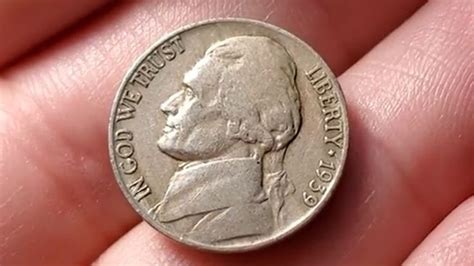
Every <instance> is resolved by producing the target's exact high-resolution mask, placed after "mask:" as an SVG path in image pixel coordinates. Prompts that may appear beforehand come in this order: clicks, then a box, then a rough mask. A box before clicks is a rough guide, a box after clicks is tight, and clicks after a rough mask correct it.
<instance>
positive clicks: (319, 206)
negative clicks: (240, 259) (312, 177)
mask: <svg viewBox="0 0 474 266" xmlns="http://www.w3.org/2000/svg"><path fill="white" fill-rule="evenodd" d="M222 22H224V23H235V22H237V23H244V24H254V25H256V26H258V27H264V28H267V29H270V30H273V31H276V32H278V33H279V34H282V35H286V36H287V37H289V38H290V39H293V40H295V41H296V42H299V43H300V44H302V45H303V47H305V48H306V49H309V51H311V52H313V53H314V54H315V55H317V57H319V59H320V62H321V64H323V66H325V67H326V69H328V70H329V72H328V73H327V74H328V76H329V78H331V80H332V81H333V82H334V85H335V86H336V87H337V89H338V90H339V94H340V95H339V96H340V99H339V101H340V103H341V106H342V107H343V108H342V113H343V119H344V120H345V121H346V123H345V124H346V126H345V127H344V134H345V136H346V138H345V141H344V145H343V148H342V149H341V162H340V166H339V167H338V169H337V171H336V172H335V175H334V181H333V185H332V189H330V190H329V191H328V192H327V193H326V195H325V196H324V197H321V198H320V201H319V202H318V204H317V205H316V206H313V207H308V208H310V209H309V210H308V211H309V212H310V213H309V215H306V218H305V219H303V220H301V221H300V222H299V223H298V224H296V225H294V226H292V227H291V228H289V229H287V230H286V231H285V232H284V233H280V234H277V235H276V236H273V237H268V239H265V240H261V241H258V242H257V243H252V244H248V245H238V246H225V247H221V246H218V245H210V244H205V243H199V242H197V241H192V240H190V239H186V238H184V237H178V236H175V235H173V234H172V233H170V232H167V231H166V230H164V229H163V228H160V226H158V224H159V223H157V222H156V221H154V220H153V219H151V218H150V217H149V215H148V213H143V211H142V207H140V204H139V203H138V202H136V201H135V200H134V199H133V197H132V196H131V194H130V191H129V189H128V188H127V186H126V184H125V182H124V180H123V178H122V175H121V173H120V171H119V170H118V168H117V162H116V159H115V157H116V156H115V155H116V154H115V149H114V147H115V145H114V132H115V130H114V129H115V128H116V122H115V117H116V114H117V107H118V103H119V102H120V100H121V98H122V95H123V92H124V90H125V88H126V84H127V83H128V81H129V79H130V78H131V76H132V75H133V73H135V71H136V70H137V68H138V67H139V66H140V64H141V63H142V62H143V61H144V60H145V59H146V57H147V56H148V55H149V54H150V53H151V52H152V51H153V50H155V49H156V48H157V47H159V45H161V44H162V43H163V42H164V41H166V40H168V39H169V38H171V37H173V36H175V35H177V34H180V33H183V32H186V31H189V30H192V29H194V28H197V27H200V26H204V25H208V24H214V23H222ZM108 147H109V157H110V163H111V165H112V169H113V173H114V177H115V180H116V181H117V183H118V184H119V187H120V190H121V191H122V194H124V196H125V198H126V199H127V200H128V202H129V203H130V204H131V205H132V207H133V209H135V211H136V212H137V213H138V214H139V215H140V216H141V217H142V218H143V220H145V221H146V222H147V223H148V224H149V225H151V226H152V227H153V228H155V229H156V230H157V231H159V232H160V233H162V234H164V235H165V236H167V237H168V238H170V239H172V240H174V241H177V242H179V243H183V244H186V245H188V246H191V247H194V248H197V249H200V250H206V251H213V252H219V253H232V252H246V251H251V250H256V249H261V248H263V247H267V246H269V245H271V244H274V243H276V242H279V241H280V240H281V239H283V238H286V237H288V236H290V235H292V234H293V233H294V232H296V231H298V230H299V229H301V228H303V227H304V226H305V225H307V224H308V223H309V222H310V221H311V220H313V219H314V217H316V216H317V215H318V214H319V213H320V212H321V210H322V209H324V207H325V206H326V205H327V202H328V201H329V199H330V198H331V197H332V196H333V194H334V191H335V190H336V189H337V187H338V184H339V182H340V179H341V176H342V173H343V170H344V166H345V162H346V158H347V153H348V150H349V117H348V115H347V104H346V100H345V96H344V93H343V91H342V89H341V86H340V84H339V82H338V80H337V78H336V76H335V75H334V73H333V70H332V69H331V68H330V67H329V66H328V65H327V63H326V62H325V61H324V59H323V58H322V57H321V55H320V54H319V53H317V52H316V51H315V50H314V49H313V48H312V47H311V46H310V45H309V44H307V43H306V42H305V41H303V40H302V39H300V38H299V37H297V36H296V35H294V34H292V33H290V32H288V31H287V30H285V29H283V28H281V27H278V26H275V25H272V24H269V23H267V22H263V21H258V20H254V19H249V18H235V17H231V18H213V19H206V20H202V21H199V22H194V23H190V24H187V25H185V26H182V27H180V28H179V29H177V30H174V31H171V32H169V33H167V34H164V36H163V37H161V38H159V39H158V41H156V42H154V43H153V44H152V45H151V46H150V47H149V48H148V49H146V50H145V52H143V53H142V54H141V55H140V56H139V57H138V58H137V59H136V60H135V61H134V63H133V64H132V67H130V68H129V69H128V70H127V72H126V74H125V76H124V77H123V79H122V81H121V83H120V85H119V88H118V90H117V92H116V94H115V97H114V100H113V103H112V109H111V112H110V116H109V125H108ZM303 204H304V203H303Z"/></svg>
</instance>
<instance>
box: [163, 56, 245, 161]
mask: <svg viewBox="0 0 474 266" xmlns="http://www.w3.org/2000/svg"><path fill="white" fill-rule="evenodd" d="M213 61H214V60H213V59H211V58H206V59H205V60H201V61H199V62H198V64H196V65H195V66H194V68H193V69H192V70H191V71H189V72H187V73H186V75H185V77H184V80H183V82H182V84H181V86H182V87H181V88H180V89H179V90H178V92H176V93H175V94H173V95H171V96H170V97H169V98H168V99H167V100H166V101H165V102H164V103H162V104H161V110H162V111H163V112H164V113H165V114H166V116H167V120H166V126H165V127H164V129H163V135H162V136H161V138H160V139H159V140H158V146H159V148H160V149H161V150H162V151H163V152H165V153H167V154H168V155H170V156H172V157H174V158H176V159H178V160H182V161H189V160H198V159H200V160H202V159H208V158H212V157H215V156H219V155H220V154H222V153H224V152H225V151H226V150H227V149H228V148H229V147H231V146H232V144H234V143H235V142H236V140H235V139H231V138H230V137H229V136H228V135H227V134H226V131H227V120H226V119H225V118H224V117H223V116H222V114H221V110H220V107H219V104H218V102H219V100H218V99H217V97H218V86H219V84H218V77H219V70H218V69H217V66H218V65H216V64H214V62H213Z"/></svg>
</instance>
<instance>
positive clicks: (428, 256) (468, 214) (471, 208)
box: [404, 196, 474, 265]
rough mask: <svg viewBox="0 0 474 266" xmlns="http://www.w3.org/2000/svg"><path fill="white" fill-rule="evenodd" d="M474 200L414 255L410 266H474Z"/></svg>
mask: <svg viewBox="0 0 474 266" xmlns="http://www.w3.org/2000/svg"><path fill="white" fill-rule="evenodd" d="M473 250H474V196H471V197H470V198H469V199H467V200H466V201H464V202H463V203H462V204H461V205H460V206H458V207H457V208H456V209H455V210H454V211H453V212H452V213H450V214H449V215H448V217H446V218H445V219H444V220H443V221H442V222H441V224H439V225H438V226H437V227H436V228H435V230H433V232H431V233H430V234H429V235H428V237H427V238H426V239H425V240H423V242H422V243H421V244H420V245H419V246H418V247H417V248H416V249H415V251H414V252H413V253H411V254H410V256H409V257H408V259H407V260H406V261H405V263H404V264H406V265H473V264H474V252H472V251H473Z"/></svg>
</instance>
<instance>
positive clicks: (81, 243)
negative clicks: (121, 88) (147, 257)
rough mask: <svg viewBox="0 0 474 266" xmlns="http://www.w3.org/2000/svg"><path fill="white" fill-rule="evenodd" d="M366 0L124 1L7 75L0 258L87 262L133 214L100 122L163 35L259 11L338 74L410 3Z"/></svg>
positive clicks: (409, 7) (3, 100)
mask: <svg viewBox="0 0 474 266" xmlns="http://www.w3.org/2000/svg"><path fill="white" fill-rule="evenodd" d="M193 3H194V2H189V4H193ZM332 3H335V4H337V6H333V4H332ZM342 3H346V5H343V4H342ZM364 3H366V4H367V5H371V6H373V9H372V11H374V10H376V11H377V12H375V14H373V13H371V12H368V11H366V9H365V8H364V7H363V5H361V2H360V1H353V2H352V1H351V2H348V1H340V2H336V1H328V2H327V3H326V4H325V6H324V7H323V6H322V4H317V3H315V2H314V1H300V2H298V3H295V2H294V1H249V2H241V1H228V2H223V1H217V0H216V1H210V2H205V3H201V4H199V5H188V4H187V3H183V2H176V1H158V2H152V1H140V2H125V3H122V4H120V5H118V6H116V7H115V8H113V9H112V10H108V12H104V13H102V14H100V18H97V19H96V20H95V21H94V22H91V23H89V24H88V25H86V26H85V27H84V28H83V29H82V30H80V31H79V32H77V33H75V34H72V35H71V36H68V37H67V38H65V39H63V40H61V41H59V42H58V43H57V44H55V45H54V46H51V47H49V48H48V49H46V50H44V51H43V52H41V53H40V54H38V55H35V56H31V57H30V58H24V61H23V62H22V63H19V64H17V65H15V66H13V67H12V68H10V69H9V70H8V71H5V72H4V74H3V80H4V83H3V84H2V86H1V87H2V88H1V89H0V93H1V94H2V97H0V101H1V103H0V106H2V107H1V109H2V110H3V114H4V115H3V116H2V117H3V118H2V119H3V121H2V124H1V130H2V131H1V132H2V136H4V137H2V138H1V140H2V141H3V144H4V145H2V146H0V148H1V149H2V153H0V156H2V157H1V158H2V159H0V161H2V162H7V159H6V158H8V163H4V164H0V167H1V169H0V173H1V175H2V178H0V182H1V183H0V186H1V188H2V189H3V191H7V193H0V202H5V204H3V205H1V206H0V212H1V216H2V217H8V219H6V220H5V221H4V222H2V224H1V227H0V235H1V238H0V239H2V240H3V241H5V242H4V243H5V244H4V245H0V248H1V252H0V262H5V263H7V262H10V263H13V262H14V263H20V262H23V263H25V264H28V262H31V260H35V262H37V260H36V259H37V258H41V261H42V262H44V263H60V262H64V261H68V262H70V263H71V262H88V261H90V260H93V259H94V258H95V257H96V256H97V255H98V254H99V253H100V252H102V251H103V249H105V247H106V246H107V245H108V244H109V243H111V242H112V241H113V240H114V238H116V237H118V236H119V235H120V234H121V233H123V232H124V231H125V230H128V229H129V226H130V224H132V223H134V222H136V221H137V220H136V219H137V218H136V215H134V214H133V212H132V209H131V207H130V206H129V205H128V204H126V203H125V201H124V199H123V196H122V195H121V193H119V191H118V189H117V185H116V184H115V181H114V179H113V177H112V174H111V173H110V166H109V162H108V159H107V155H106V154H107V149H106V146H107V140H106V139H107V138H106V127H107V122H106V121H107V120H108V119H107V117H108V113H109V109H110V105H111V101H112V97H113V94H114V93H115V90H116V88H117V86H118V82H119V81H120V80H121V78H122V76H123V74H124V72H125V71H126V69H127V68H128V67H129V66H130V65H131V63H132V62H133V60H135V58H136V57H137V56H138V54H140V53H142V52H143V51H144V49H145V48H146V47H148V46H149V45H150V44H151V43H152V42H154V41H156V39H158V38H159V37H160V36H162V35H163V34H164V33H165V32H167V31H170V30H171V29H174V28H177V27H178V24H186V23H189V22H191V21H194V20H200V19H204V18H209V17H222V16H225V15H229V16H246V17H253V18H257V19H261V20H265V19H267V20H269V21H271V22H274V23H277V24H279V25H281V26H283V27H285V28H289V29H292V30H294V31H295V32H296V33H297V34H301V35H304V36H305V39H306V40H308V41H309V42H310V43H311V44H313V45H315V46H317V47H319V48H321V50H322V53H323V56H324V57H325V58H328V60H329V61H330V62H331V64H332V65H333V67H334V68H335V69H336V71H338V72H341V71H342V70H343V69H344V68H345V66H347V65H349V64H351V62H352V60H355V59H354V58H353V57H356V56H355V55H358V54H362V53H363V50H364V48H365V47H370V46H372V45H373V44H374V43H375V42H376V41H377V40H378V39H379V38H381V37H382V36H383V35H384V34H385V33H386V31H387V30H389V29H390V27H395V25H396V24H397V22H400V21H402V20H404V19H405V18H406V17H407V16H408V15H409V14H410V13H411V12H412V11H413V10H414V9H415V8H416V7H417V5H419V2H417V1H408V0H404V1H400V0H390V1H384V2H383V3H382V2H381V1H379V0H366V1H365V2H364ZM326 10H327V11H326ZM336 11H337V12H336ZM326 12H327V13H326ZM351 12H356V13H359V14H361V16H355V15H351V14H352V13H351ZM380 13H386V14H387V15H385V16H380V15H378V14H380ZM375 22H376V23H375ZM304 25H307V26H304ZM387 25H388V26H387ZM329 26H330V27H331V28H334V29H337V32H333V31H330V30H327V28H328V27H329ZM346 27H348V29H346ZM360 28H364V32H363V34H360V35H357V36H353V37H351V38H352V41H351V45H348V44H347V42H348V40H349V37H345V35H347V34H348V33H349V32H351V31H354V30H357V29H360ZM327 43H329V44H330V45H327ZM52 221H60V222H59V223H58V222H55V223H52ZM46 239H47V241H48V245H47V246H45V245H42V243H43V242H44V241H46Z"/></svg>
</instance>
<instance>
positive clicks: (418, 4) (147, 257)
mask: <svg viewBox="0 0 474 266" xmlns="http://www.w3.org/2000/svg"><path fill="white" fill-rule="evenodd" d="M45 2H48V3H49V5H47V4H46V3H45ZM103 2H105V0H102V1H92V0H88V1H75V2H74V1H67V2H66V1H60V0H50V1H32V2H29V3H28V2H25V3H23V2H21V1H11V2H3V3H0V25H1V26H2V28H0V36H2V37H3V41H2V42H1V43H0V63H2V64H3V68H2V69H1V70H0V71H1V72H0V75H1V76H0V189H1V190H2V192H1V193H0V264H1V265H4V264H5V265H17V264H46V265H51V264H79V263H80V264H85V263H92V262H96V263H97V264H105V265H116V264H125V265H129V264H130V265H136V264H171V265H174V264H191V265H220V264H230V265H232V264H236V265H237V264H255V265H260V264H269V265H299V264H302V265H314V264H318V265H378V264H400V263H402V262H404V261H405V262H406V263H407V264H427V265H431V264H435V263H438V264H450V265H461V264H463V265H470V264H473V263H474V252H472V250H474V197H473V196H472V195H473V193H474V90H473V61H474V60H473V59H474V58H473V47H472V40H473V28H474V27H473V25H472V24H473V20H472V1H469V0H452V1H441V0H440V1H432V2H430V3H427V4H426V5H425V6H423V7H422V5H423V4H424V2H423V1H421V0H384V1H380V0H362V1H355V0H349V1H347V0H330V1H325V0H320V1H310V0H298V1H291V0H281V1H267V0H264V1H230V0H228V1H219V0H212V1H211V0H209V1H202V2H196V1H168V0H163V1H128V2H120V3H108V4H105V5H104V6H102V8H101V9H100V10H99V11H97V12H92V11H93V10H94V9H95V8H96V7H98V6H99V5H103V4H104V3H103ZM2 5H3V7H2ZM19 7H21V8H19ZM88 13H90V14H89V16H87V17H85V18H82V19H81V20H80V21H79V22H78V23H76V24H75V26H73V27H69V28H68V29H67V30H64V31H63V32H62V33H61V34H60V35H59V36H56V37H54V38H50V39H49V40H47V41H46V42H43V43H42V44H41V45H37V43H39V42H40V41H42V40H46V39H47V38H49V36H50V35H51V34H52V33H54V32H56V31H59V30H61V29H63V28H64V27H66V26H67V25H69V24H71V23H72V22H73V21H75V20H77V19H78V18H80V17H83V16H85V15H86V14H88ZM413 13H414V15H413V16H411V15H412V14H413ZM224 16H233V17H249V18H254V19H258V20H264V21H268V22H270V23H272V24H275V25H277V26H280V27H282V28H285V29H287V30H289V31H290V32H292V33H294V34H295V35H297V36H299V37H300V38H301V39H302V40H304V41H306V42H307V43H309V44H310V45H311V46H312V47H313V48H314V49H315V50H316V51H317V52H318V53H319V54H320V55H321V56H322V57H323V58H324V59H325V60H326V62H327V63H328V64H329V65H330V67H331V68H332V69H333V70H334V72H335V73H336V74H337V75H338V76H339V82H340V83H341V87H342V89H343V91H344V93H345V96H346V101H347V105H348V111H349V120H350V121H349V122H350V128H351V133H350V135H351V136H350V138H351V139H350V148H349V155H348V161H347V164H346V168H345V171H344V175H343V177H342V178H341V182H340V184H339V187H338V189H337V190H336V191H335V194H334V196H333V199H331V201H330V202H329V204H328V206H326V207H325V209H324V211H323V212H322V213H321V214H320V215H318V216H316V217H315V219H314V220H313V222H311V223H310V224H309V225H307V226H306V227H305V228H303V229H302V230H300V231H299V232H297V233H296V234H295V235H294V236H292V237H290V238H288V239H285V240H283V241H281V242H280V243H278V244H275V245H273V246H271V247H268V248H265V249H262V250H259V251H254V252H249V253H245V254H233V255H223V254H214V253H206V252H202V251H196V250H193V249H191V248H188V247H186V246H183V245H181V244H178V243H175V242H173V241H172V240H169V239H167V238H166V237H164V236H163V235H161V234H160V233H158V232H156V231H155V230H154V229H152V228H151V227H150V226H149V225H148V224H146V223H145V222H142V221H141V220H140V218H139V217H138V216H137V215H136V214H135V213H134V211H133V209H132V208H131V207H130V206H129V204H128V203H127V202H126V200H125V199H124V197H123V195H122V193H121V192H120V190H119V188H118V186H117V184H116V182H115V179H114V178H113V174H112V171H111V167H110V163H109V159H108V152H107V121H108V116H109V111H110V108H111V102H112V99H113V96H114V94H115V92H116V90H117V88H118V84H119V82H120V81H121V79H122V77H123V75H124V73H125V71H126V70H127V68H128V67H129V66H131V64H132V62H133V61H134V60H135V59H136V58H137V57H138V56H139V55H140V54H141V53H143V51H144V50H145V49H146V48H147V47H149V46H150V45H151V44H152V43H153V42H155V41H156V40H157V39H159V38H160V37H161V36H162V35H164V34H165V33H167V32H170V31H172V30H174V29H176V28H178V27H179V26H181V25H185V24H188V23H190V22H194V21H198V20H202V19H206V18H214V17H224ZM406 19H407V21H405V22H404V20H406ZM392 30H394V31H393V32H391V31H392ZM390 32H391V33H390ZM387 35H388V37H387V38H385V39H383V38H384V37H385V36H387ZM382 39H383V40H382ZM375 45H377V46H376V47H373V46H375ZM32 46H34V47H32ZM27 49H31V50H30V51H29V52H27ZM362 56H363V57H362ZM7 62H8V63H7ZM438 224H439V225H438Z"/></svg>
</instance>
